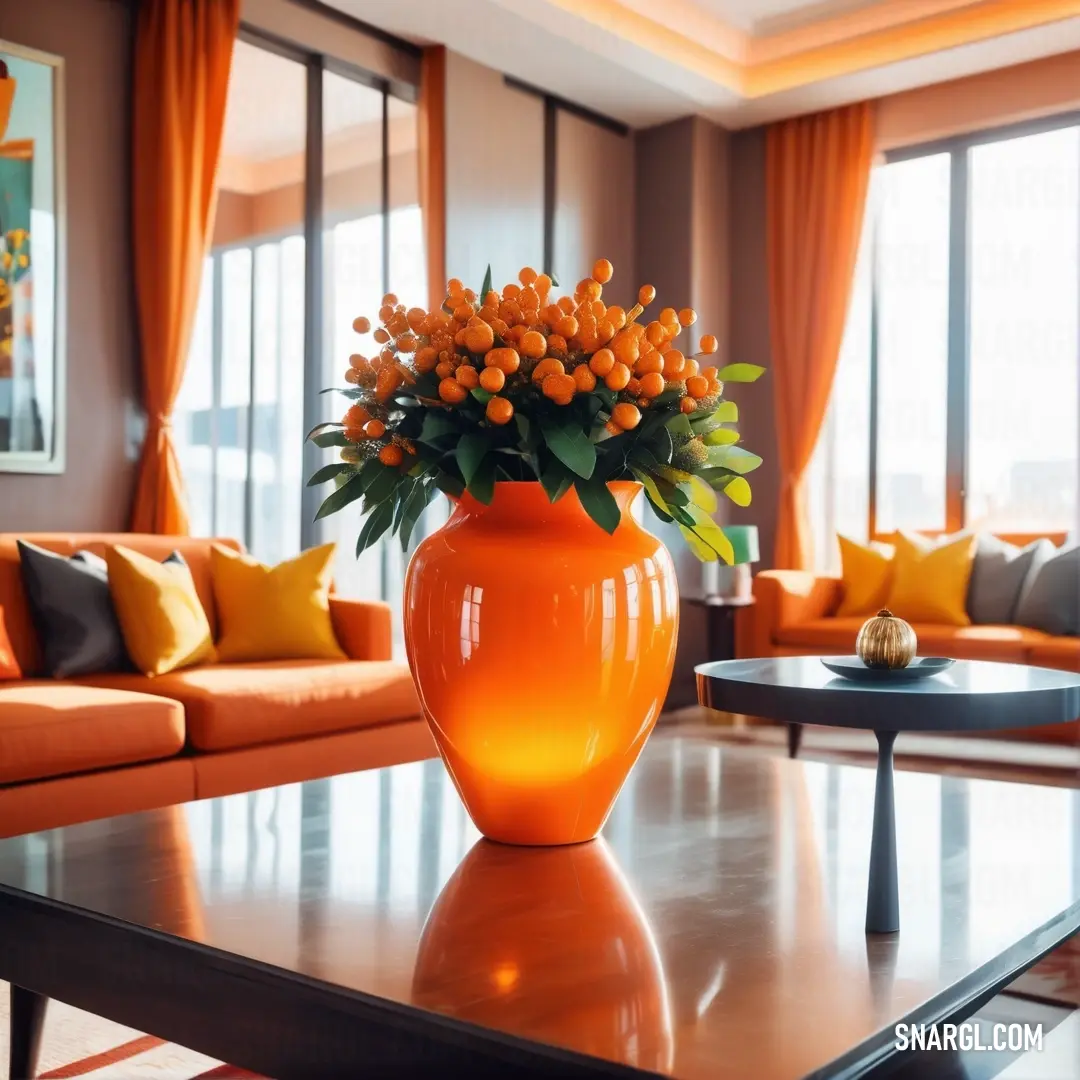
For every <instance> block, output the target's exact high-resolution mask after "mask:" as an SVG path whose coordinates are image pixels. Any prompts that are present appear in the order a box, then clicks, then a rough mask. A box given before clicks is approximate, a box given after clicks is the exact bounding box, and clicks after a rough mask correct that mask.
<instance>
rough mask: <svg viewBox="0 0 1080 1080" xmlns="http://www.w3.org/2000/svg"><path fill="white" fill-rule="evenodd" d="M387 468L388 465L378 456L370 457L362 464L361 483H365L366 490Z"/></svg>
mask: <svg viewBox="0 0 1080 1080" xmlns="http://www.w3.org/2000/svg"><path fill="white" fill-rule="evenodd" d="M385 469H386V466H385V465H384V464H383V463H382V462H381V461H380V460H379V459H378V458H377V457H370V458H368V459H367V461H365V462H364V464H363V465H361V466H360V483H361V484H363V486H364V490H365V491H367V489H368V488H369V487H370V486H371V484H372V483H373V482H374V480H375V477H377V476H381V475H382V474H383V472H384V471H385Z"/></svg>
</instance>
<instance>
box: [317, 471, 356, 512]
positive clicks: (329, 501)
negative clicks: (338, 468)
mask: <svg viewBox="0 0 1080 1080" xmlns="http://www.w3.org/2000/svg"><path fill="white" fill-rule="evenodd" d="M363 494H364V484H363V481H362V480H361V479H360V474H359V473H357V474H356V475H355V476H353V477H352V478H351V479H350V480H348V481H347V482H346V483H344V484H342V485H341V487H339V488H337V489H336V490H334V491H331V492H330V494H329V495H327V496H326V498H325V499H324V500H323V503H322V506H320V507H319V512H318V513H317V514H316V515H315V520H316V521H318V520H319V519H320V518H324V517H326V516H327V515H328V514H333V513H336V512H337V511H338V510H340V509H341V508H342V507H343V506H348V505H349V503H351V502H355V501H356V500H357V499H359V498H360V497H361V496H362V495H363Z"/></svg>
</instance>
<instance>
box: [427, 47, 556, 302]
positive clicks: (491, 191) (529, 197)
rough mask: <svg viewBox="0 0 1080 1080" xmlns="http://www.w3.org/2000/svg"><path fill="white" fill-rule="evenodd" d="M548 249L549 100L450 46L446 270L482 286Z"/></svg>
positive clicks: (536, 261) (511, 276)
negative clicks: (546, 137)
mask: <svg viewBox="0 0 1080 1080" xmlns="http://www.w3.org/2000/svg"><path fill="white" fill-rule="evenodd" d="M543 257H544V105H543V102H542V101H541V100H540V98H538V97H536V96H535V95H533V94H527V93H525V92H523V91H521V90H514V89H512V88H511V87H509V86H507V85H506V83H505V81H504V80H503V76H502V73H501V72H498V71H493V70H492V69H491V68H487V67H483V66H482V65H481V64H475V63H473V62H472V61H471V60H466V59H465V57H463V56H459V55H458V54H457V53H454V52H449V51H448V52H447V54H446V273H447V277H457V278H461V280H462V281H463V282H465V284H466V285H469V286H471V287H472V288H473V289H479V288H480V284H481V282H482V281H483V278H484V271H485V269H486V268H487V266H488V264H489V263H490V264H491V272H492V276H493V279H494V282H495V284H496V285H497V286H501V285H503V284H505V283H506V282H508V281H516V280H517V273H518V271H519V270H520V269H521V268H522V267H523V266H533V267H537V268H539V266H540V264H541V262H542V261H543Z"/></svg>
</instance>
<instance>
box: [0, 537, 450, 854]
mask: <svg viewBox="0 0 1080 1080" xmlns="http://www.w3.org/2000/svg"><path fill="white" fill-rule="evenodd" d="M16 539H24V540H29V541H30V542H31V543H34V544H37V545H39V546H40V547H43V548H47V549H48V550H50V551H55V552H59V553H61V554H64V555H70V554H73V553H74V552H75V551H77V550H79V549H88V550H90V551H94V552H97V553H98V554H102V553H103V552H104V550H105V548H106V547H108V546H109V545H110V544H116V543H122V544H125V545H126V546H128V547H131V548H134V549H135V550H136V551H140V552H142V553H143V554H146V555H149V556H151V557H152V558H155V559H158V560H162V559H164V558H165V557H166V556H167V555H168V554H169V553H170V552H172V551H179V552H180V553H181V554H182V555H183V556H184V558H185V560H186V561H187V563H188V565H189V566H190V567H191V573H192V576H193V577H194V579H195V585H196V587H197V589H198V591H199V596H200V598H201V599H202V602H203V606H204V607H205V608H206V613H207V616H208V618H209V620H210V625H211V628H215V625H216V617H215V611H214V602H213V590H212V585H211V580H210V544H211V541H210V540H196V539H191V538H188V537H175V536H138V535H117V536H109V535H100V534H91V535H77V534H75V535H69V534H44V535H36V536H34V535H30V536H26V535H21V534H20V536H18V537H17V536H16V535H15V534H3V533H0V608H2V609H3V613H4V622H5V625H6V627H7V632H8V635H9V637H10V638H11V644H12V647H13V649H14V651H15V656H16V658H17V660H18V661H19V665H20V667H21V669H22V671H23V675H24V677H23V678H22V679H21V680H18V681H14V682H0V837H3V836H14V835H18V834H21V833H26V832H32V831H36V830H39V829H47V828H53V827H55V826H58V825H67V824H71V823H73V822H76V821H85V820H89V819H91V818H100V817H107V816H109V815H112V814H121V813H130V812H133V811H136V810H145V809H150V808H153V807H158V806H166V805H169V804H171V803H177V802H185V801H188V800H191V799H200V798H209V797H212V796H216V795H226V794H231V793H233V792H238V791H250V790H252V789H254V788H260V787H268V786H272V785H276V784H285V783H292V782H294V781H299V780H308V779H313V778H315V777H321V776H329V775H332V774H335V773H342V772H351V771H354V770H357V769H368V768H376V767H379V766H383V765H392V764H397V763H399V762H403V761H416V760H419V759H421V758H427V757H433V756H434V755H435V746H434V743H433V742H432V740H431V736H430V734H429V733H428V730H427V724H426V723H425V722H424V720H423V719H422V717H421V715H420V705H419V702H418V701H417V698H416V691H415V689H414V687H413V683H412V678H411V676H410V675H409V671H408V668H407V667H406V666H405V665H404V664H400V663H395V662H393V661H392V660H391V625H390V608H389V606H388V605H387V604H382V603H375V602H371V601H363V600H348V599H342V598H339V597H335V596H331V598H330V611H331V617H332V619H333V623H334V630H335V633H336V634H337V637H338V640H339V642H340V644H341V647H342V649H343V650H344V651H345V653H346V655H347V656H348V659H347V660H340V661H338V660H295V661H287V662H286V661H277V662H270V663H250V664H206V665H202V666H199V667H194V668H189V669H186V670H183V671H177V672H174V673H172V674H169V675H162V676H157V677H155V678H148V677H146V676H144V675H139V674H112V675H99V676H94V677H89V678H82V679H77V680H71V681H59V680H54V679H50V678H46V677H42V661H41V651H40V646H39V642H38V639H37V634H36V632H35V630H34V626H33V623H32V621H31V617H30V611H29V609H28V606H27V602H26V597H25V595H24V593H23V587H22V579H21V574H20V569H19V555H18V550H17V548H16V545H15V541H16ZM214 542H216V543H222V544H225V545H227V546H229V547H231V548H233V549H234V550H239V549H240V547H239V545H238V544H237V543H236V542H235V541H232V540H220V541H214Z"/></svg>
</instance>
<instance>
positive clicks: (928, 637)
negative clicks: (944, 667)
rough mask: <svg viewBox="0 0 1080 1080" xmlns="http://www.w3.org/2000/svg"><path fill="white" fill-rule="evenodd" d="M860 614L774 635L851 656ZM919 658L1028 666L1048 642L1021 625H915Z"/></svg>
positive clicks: (862, 618)
mask: <svg viewBox="0 0 1080 1080" xmlns="http://www.w3.org/2000/svg"><path fill="white" fill-rule="evenodd" d="M864 622H866V617H865V616H862V615H857V616H849V617H845V618H830V619H814V620H811V621H809V622H804V623H797V624H795V625H793V626H785V627H782V628H781V629H779V630H777V631H776V632H775V635H774V636H775V639H776V643H777V644H779V645H795V646H800V647H805V648H807V649H810V648H813V649H815V650H818V651H822V652H827V651H830V650H831V651H834V652H840V653H853V652H854V651H855V638H856V636H857V635H858V633H859V628H860V627H861V626H862V624H863V623H864ZM914 630H915V635H916V637H918V639H919V655H920V656H951V657H953V658H954V659H956V660H998V661H1002V662H1005V663H1029V662H1032V661H1030V660H1029V657H1030V656H1031V651H1032V650H1033V649H1035V648H1036V647H1039V646H1042V645H1044V644H1045V643H1046V642H1048V641H1050V640H1051V639H1050V638H1049V637H1048V635H1046V634H1043V633H1041V632H1040V631H1038V630H1029V629H1027V628H1026V627H1023V626H944V625H941V624H940V623H917V624H915V626H914Z"/></svg>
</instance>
